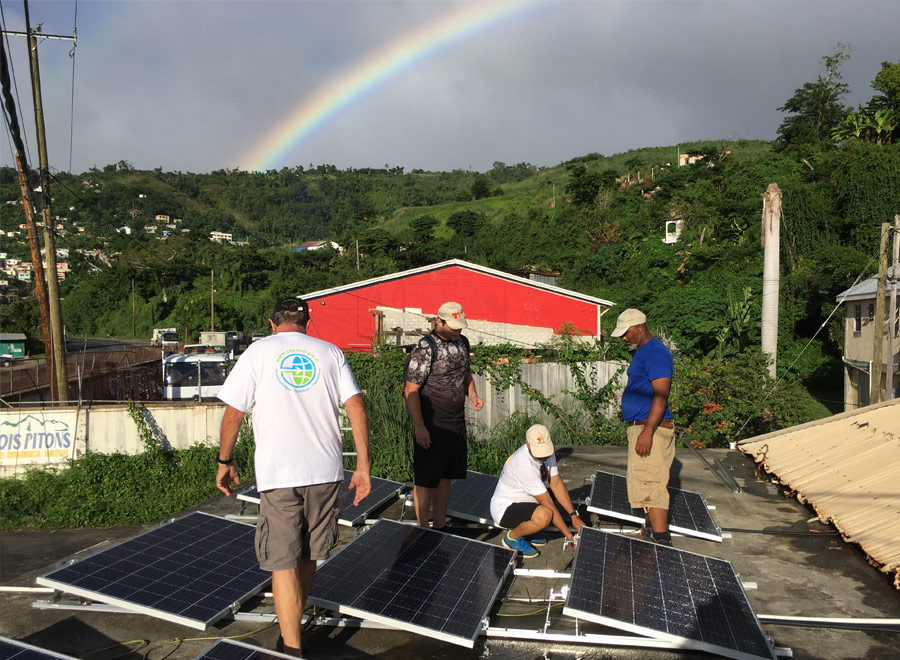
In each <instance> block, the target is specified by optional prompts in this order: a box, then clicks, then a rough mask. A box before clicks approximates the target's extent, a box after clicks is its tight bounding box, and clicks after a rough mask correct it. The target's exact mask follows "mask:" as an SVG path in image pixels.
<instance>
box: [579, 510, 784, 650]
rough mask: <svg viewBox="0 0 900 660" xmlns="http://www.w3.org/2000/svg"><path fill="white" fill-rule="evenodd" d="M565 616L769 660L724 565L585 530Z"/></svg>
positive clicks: (737, 583)
mask: <svg viewBox="0 0 900 660" xmlns="http://www.w3.org/2000/svg"><path fill="white" fill-rule="evenodd" d="M563 613H564V614H567V615H569V616H574V617H577V618H580V619H586V620H588V621H594V622H596V623H600V624H603V625H607V626H613V627H614V628H620V629H622V630H627V631H630V632H634V633H638V634H641V635H648V636H650V637H655V638H658V639H665V640H669V641H673V642H676V643H678V644H680V645H684V646H685V647H688V648H694V649H698V650H701V651H708V652H710V653H717V654H719V655H723V656H725V657H728V658H735V659H737V660H750V659H754V658H756V659H758V658H768V659H769V660H774V657H775V656H774V652H773V650H772V648H771V646H770V644H769V643H768V640H767V639H766V636H765V635H764V634H763V631H762V627H761V626H760V623H759V620H758V619H757V617H756V613H755V612H754V611H753V608H752V607H751V606H750V602H749V601H748V600H747V595H746V593H744V588H743V585H742V584H741V581H740V579H739V578H738V576H737V575H736V574H735V572H734V568H733V567H732V565H731V563H730V562H727V561H725V560H723V559H716V558H713V557H705V556H703V555H698V554H695V553H692V552H687V551H685V550H676V549H675V548H669V547H665V546H661V545H657V544H655V543H649V542H647V541H641V540H638V539H634V538H629V537H627V536H621V535H618V534H609V533H607V532H602V531H600V530H596V529H591V528H588V527H584V528H582V530H581V540H580V542H579V543H578V548H577V550H576V551H575V561H574V564H573V566H572V578H571V582H570V583H569V593H568V596H567V597H566V604H565V607H564V609H563Z"/></svg>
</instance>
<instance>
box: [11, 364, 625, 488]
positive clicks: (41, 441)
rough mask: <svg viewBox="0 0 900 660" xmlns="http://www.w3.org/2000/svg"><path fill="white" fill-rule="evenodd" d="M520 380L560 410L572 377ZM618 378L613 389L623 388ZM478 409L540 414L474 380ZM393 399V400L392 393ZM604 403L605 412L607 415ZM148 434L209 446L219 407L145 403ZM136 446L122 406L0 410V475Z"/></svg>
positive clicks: (517, 392)
mask: <svg viewBox="0 0 900 660" xmlns="http://www.w3.org/2000/svg"><path fill="white" fill-rule="evenodd" d="M622 366H623V364H622V363H618V362H598V363H595V364H594V365H592V367H591V368H590V369H588V372H587V375H588V378H589V382H590V381H592V379H594V378H596V381H593V382H595V383H596V385H597V386H598V387H600V386H603V385H605V384H606V383H607V382H609V380H610V378H612V377H613V375H614V374H615V373H616V371H617V370H618V369H619V368H620V367H622ZM522 377H523V380H524V381H525V382H526V383H527V384H528V385H529V386H531V387H535V388H537V389H539V390H541V391H542V392H543V393H544V394H545V395H547V396H552V397H553V402H554V403H556V404H557V405H561V406H563V407H564V408H565V407H566V406H568V405H570V401H571V397H570V396H569V395H567V394H564V392H565V391H566V390H569V391H573V390H575V379H574V378H573V377H572V374H571V373H570V371H569V369H568V367H566V366H565V365H560V364H555V363H536V364H524V365H522ZM624 380H625V379H624V374H623V377H622V378H621V379H620V381H621V382H620V383H619V388H618V392H619V393H621V389H622V387H624ZM475 384H476V387H477V388H478V393H479V395H480V396H481V398H482V399H484V409H483V410H482V411H481V412H479V413H475V412H474V411H473V410H472V409H471V407H470V406H469V407H468V410H467V413H468V415H469V418H470V420H471V422H472V423H474V424H477V425H479V426H486V427H488V428H490V427H492V426H494V425H495V424H497V423H499V422H501V421H503V420H504V419H507V418H508V417H509V416H510V415H511V414H512V413H514V412H516V411H522V412H526V413H528V414H535V415H538V414H540V407H539V406H538V405H537V403H535V402H533V401H531V400H530V399H528V397H527V396H526V395H525V394H523V393H522V391H521V388H519V387H514V388H510V389H506V390H502V391H501V390H497V389H495V388H493V387H490V386H488V384H487V381H486V379H485V378H484V376H478V375H476V376H475ZM398 396H399V395H398ZM615 408H616V407H615V406H611V408H610V410H609V413H610V414H612V413H613V412H614V411H615ZM139 410H140V411H141V414H142V415H143V416H144V419H145V420H146V422H147V424H148V426H149V427H150V428H151V430H153V432H154V434H155V436H156V437H157V438H158V439H160V440H161V441H162V442H163V443H164V444H166V445H167V446H169V447H171V448H173V449H184V448H187V447H190V446H193V445H195V444H198V443H201V444H209V445H213V446H214V445H216V444H218V441H219V426H220V425H221V422H222V414H223V413H224V411H225V406H224V404H222V403H196V402H176V401H152V402H146V403H143V404H141V405H140V406H139ZM143 449H144V446H143V443H142V441H141V438H140V436H139V434H138V429H137V425H136V424H135V423H134V420H132V419H131V417H130V416H129V414H128V406H127V405H126V404H108V405H97V406H90V407H78V406H63V407H53V408H41V407H27V408H25V407H22V408H9V409H5V410H0V477H12V476H17V475H21V474H23V473H24V471H25V470H26V469H28V468H32V467H63V466H65V465H66V463H67V462H68V461H69V460H70V459H74V458H78V457H79V456H83V455H84V454H85V453H86V452H89V451H91V452H98V453H103V454H111V453H116V452H120V453H123V454H139V453H141V452H142V451H143Z"/></svg>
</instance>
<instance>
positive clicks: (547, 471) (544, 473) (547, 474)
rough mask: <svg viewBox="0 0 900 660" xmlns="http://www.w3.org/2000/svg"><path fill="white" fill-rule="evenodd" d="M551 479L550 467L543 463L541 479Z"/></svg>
mask: <svg viewBox="0 0 900 660" xmlns="http://www.w3.org/2000/svg"><path fill="white" fill-rule="evenodd" d="M549 480H550V468H548V467H547V464H546V463H541V481H549Z"/></svg>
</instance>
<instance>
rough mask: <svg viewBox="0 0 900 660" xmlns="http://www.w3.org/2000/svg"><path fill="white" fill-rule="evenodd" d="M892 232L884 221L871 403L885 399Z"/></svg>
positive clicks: (879, 261)
mask: <svg viewBox="0 0 900 660" xmlns="http://www.w3.org/2000/svg"><path fill="white" fill-rule="evenodd" d="M890 233H891V226H890V225H889V224H888V223H887V222H884V223H882V224H881V244H880V246H879V248H878V287H877V289H876V291H875V318H874V319H872V325H873V326H874V327H873V328H872V330H873V332H874V333H875V341H874V343H873V344H872V378H871V381H872V382H871V385H870V386H871V388H872V396H871V397H870V399H869V401H870V403H878V402H879V401H882V400H883V399H882V396H881V372H882V368H881V367H882V363H883V362H884V320H885V319H884V284H885V280H886V279H887V241H888V236H889V235H890ZM892 330H893V328H892ZM891 362H893V360H891ZM892 366H893V365H892Z"/></svg>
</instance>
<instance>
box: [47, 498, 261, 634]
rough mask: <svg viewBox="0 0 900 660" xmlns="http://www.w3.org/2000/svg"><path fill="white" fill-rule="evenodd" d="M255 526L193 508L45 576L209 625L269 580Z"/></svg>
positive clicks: (77, 590) (133, 606) (52, 583)
mask: <svg viewBox="0 0 900 660" xmlns="http://www.w3.org/2000/svg"><path fill="white" fill-rule="evenodd" d="M254 534H255V529H254V526H253V525H247V524H246V523H241V522H236V521H233V520H226V519H225V518H219V517H217V516H212V515H209V514H207V513H200V512H195V513H190V514H188V515H186V516H184V517H183V518H179V519H177V520H173V521H171V522H169V523H166V524H165V525H162V526H160V527H158V528H156V529H153V530H151V531H149V532H144V533H143V534H140V535H139V536H136V537H134V538H133V539H130V540H128V541H124V542H122V543H119V544H118V545H115V546H113V547H111V548H107V549H106V550H102V551H101V552H98V553H97V554H95V555H92V556H90V557H87V558H85V559H82V560H79V561H77V562H75V563H72V564H70V565H68V566H65V567H64V568H60V569H57V570H55V571H52V572H50V573H48V574H46V575H44V576H42V577H39V578H38V579H37V582H38V584H41V585H44V586H47V587H54V588H55V589H59V590H61V591H65V592H67V593H71V594H76V595H78V596H83V597H85V598H90V599H91V600H97V601H101V602H104V603H110V604H113V605H118V606H120V607H123V608H125V609H128V610H131V611H133V612H141V613H143V614H149V615H150V616H156V617H159V618H162V619H167V620H169V621H174V622H176V623H180V624H182V625H185V626H190V627H191V628H197V629H199V630H203V629H205V628H206V627H207V626H209V625H210V624H212V623H214V622H215V621H218V620H219V619H221V618H222V617H223V616H225V615H226V614H227V613H228V612H230V611H231V610H232V607H233V606H234V604H235V603H242V602H244V601H245V600H247V599H248V598H250V597H251V596H253V595H254V594H255V593H257V592H258V591H260V590H261V589H262V588H263V587H265V586H266V584H267V583H268V582H269V579H270V575H269V573H265V572H263V571H261V570H259V566H258V564H257V560H256V554H255V551H254Z"/></svg>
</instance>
